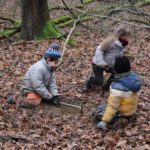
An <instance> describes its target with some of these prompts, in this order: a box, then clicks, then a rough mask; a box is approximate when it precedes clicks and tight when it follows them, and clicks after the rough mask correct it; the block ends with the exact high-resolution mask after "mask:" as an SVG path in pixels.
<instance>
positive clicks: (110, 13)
mask: <svg viewBox="0 0 150 150" xmlns="http://www.w3.org/2000/svg"><path fill="white" fill-rule="evenodd" d="M121 11H126V12H129V13H131V14H135V15H140V16H147V17H150V14H147V13H144V12H138V11H134V10H131V9H125V8H122V9H113V10H111V11H110V12H109V13H108V16H110V15H112V14H113V13H118V12H121Z"/></svg>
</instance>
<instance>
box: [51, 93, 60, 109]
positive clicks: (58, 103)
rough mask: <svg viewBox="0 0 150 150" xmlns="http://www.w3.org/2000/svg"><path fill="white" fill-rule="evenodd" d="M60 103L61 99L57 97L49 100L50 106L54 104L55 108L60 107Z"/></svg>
mask: <svg viewBox="0 0 150 150" xmlns="http://www.w3.org/2000/svg"><path fill="white" fill-rule="evenodd" d="M60 101H61V97H60V96H59V95H57V96H53V97H52V98H51V102H52V104H54V105H55V106H60Z"/></svg>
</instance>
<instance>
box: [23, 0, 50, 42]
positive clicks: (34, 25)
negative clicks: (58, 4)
mask: <svg viewBox="0 0 150 150" xmlns="http://www.w3.org/2000/svg"><path fill="white" fill-rule="evenodd" d="M48 20H49V12H48V4H47V0H22V29H21V38H22V39H24V40H33V39H35V38H36V37H39V36H40V35H41V33H42V29H43V27H44V26H45V24H46V22H47V21H48Z"/></svg>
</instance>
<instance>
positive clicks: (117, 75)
mask: <svg viewBox="0 0 150 150" xmlns="http://www.w3.org/2000/svg"><path fill="white" fill-rule="evenodd" d="M131 74H133V72H132V71H129V72H125V73H121V74H115V76H114V78H115V79H119V78H121V77H125V76H128V75H131Z"/></svg>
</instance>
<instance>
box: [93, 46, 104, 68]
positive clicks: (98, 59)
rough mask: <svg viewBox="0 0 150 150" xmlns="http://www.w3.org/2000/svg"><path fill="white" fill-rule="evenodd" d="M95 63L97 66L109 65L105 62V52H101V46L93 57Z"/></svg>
mask: <svg viewBox="0 0 150 150" xmlns="http://www.w3.org/2000/svg"><path fill="white" fill-rule="evenodd" d="M93 63H95V64H96V65H97V66H104V65H107V63H106V62H105V60H104V52H103V51H102V50H101V47H100V46H98V47H97V48H96V52H95V55H94V57H93Z"/></svg>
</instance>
